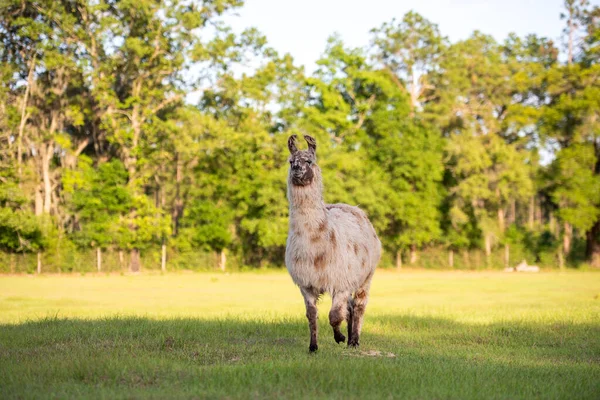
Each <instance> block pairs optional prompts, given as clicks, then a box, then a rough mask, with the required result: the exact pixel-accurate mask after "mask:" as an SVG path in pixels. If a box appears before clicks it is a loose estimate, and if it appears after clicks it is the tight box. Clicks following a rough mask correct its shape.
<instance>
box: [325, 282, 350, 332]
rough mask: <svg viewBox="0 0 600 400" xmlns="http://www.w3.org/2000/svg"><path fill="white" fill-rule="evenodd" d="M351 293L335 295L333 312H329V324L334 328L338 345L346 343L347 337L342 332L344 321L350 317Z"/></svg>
mask: <svg viewBox="0 0 600 400" xmlns="http://www.w3.org/2000/svg"><path fill="white" fill-rule="evenodd" d="M349 296H350V293H348V292H340V293H334V294H333V296H332V301H331V311H329V323H330V324H331V327H332V328H333V338H334V339H335V342H336V343H343V342H345V341H346V336H344V335H343V334H342V332H340V325H341V324H342V321H344V320H346V318H347V315H348V297H349Z"/></svg>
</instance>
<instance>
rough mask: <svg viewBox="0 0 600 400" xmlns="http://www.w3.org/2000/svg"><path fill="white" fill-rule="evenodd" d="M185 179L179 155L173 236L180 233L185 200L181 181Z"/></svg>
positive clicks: (176, 169)
mask: <svg viewBox="0 0 600 400" xmlns="http://www.w3.org/2000/svg"><path fill="white" fill-rule="evenodd" d="M182 179H183V165H182V163H181V160H180V157H179V154H176V155H175V199H174V200H173V213H172V216H171V219H172V224H173V227H172V229H173V236H177V233H178V232H179V219H180V218H181V214H182V213H183V200H182V198H181V180H182Z"/></svg>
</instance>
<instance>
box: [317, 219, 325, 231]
mask: <svg viewBox="0 0 600 400" xmlns="http://www.w3.org/2000/svg"><path fill="white" fill-rule="evenodd" d="M325 229H327V218H323V221H321V223H320V224H319V228H318V230H319V232H323V231H325Z"/></svg>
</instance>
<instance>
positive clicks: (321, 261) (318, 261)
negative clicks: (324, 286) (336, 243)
mask: <svg viewBox="0 0 600 400" xmlns="http://www.w3.org/2000/svg"><path fill="white" fill-rule="evenodd" d="M324 268H325V253H319V254H317V256H316V257H315V269H324Z"/></svg>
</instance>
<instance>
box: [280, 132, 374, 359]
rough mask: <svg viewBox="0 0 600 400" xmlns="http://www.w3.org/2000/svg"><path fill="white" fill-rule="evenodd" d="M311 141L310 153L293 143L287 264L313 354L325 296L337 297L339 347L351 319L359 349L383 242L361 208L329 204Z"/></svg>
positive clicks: (334, 320) (334, 313)
mask: <svg viewBox="0 0 600 400" xmlns="http://www.w3.org/2000/svg"><path fill="white" fill-rule="evenodd" d="M305 139H306V141H307V142H308V144H309V150H307V151H299V150H298V149H297V147H296V142H295V140H296V139H295V136H292V137H290V139H289V141H288V147H289V149H290V153H291V156H290V170H289V173H288V185H287V186H288V189H287V196H288V200H289V203H290V227H289V233H288V239H287V247H286V252H285V264H286V266H287V269H288V271H289V273H290V275H291V276H292V279H293V280H294V282H295V283H296V284H297V285H298V286H299V287H300V290H301V292H302V295H303V296H304V302H305V305H306V316H307V318H308V321H309V326H310V332H311V341H310V347H309V349H310V351H316V350H317V348H318V346H317V315H318V313H317V301H318V298H319V296H320V295H321V294H323V293H325V292H328V293H330V294H331V296H332V306H331V311H330V313H329V322H330V324H331V326H332V328H333V333H334V338H335V340H336V342H338V343H340V342H344V341H345V339H346V338H345V336H344V335H343V334H342V333H341V332H340V329H339V328H340V324H341V323H342V321H344V320H345V321H347V322H348V345H349V346H358V344H359V336H360V331H361V326H362V320H363V315H364V311H365V308H366V305H367V302H368V296H369V289H370V284H371V278H372V277H373V273H374V272H375V268H376V267H377V264H378V263H379V259H380V257H381V242H380V241H379V238H378V237H377V234H376V233H375V229H373V225H372V224H371V222H370V221H369V219H368V218H367V216H366V214H365V213H364V212H363V211H362V210H361V209H359V208H358V207H353V206H349V205H347V204H325V202H324V201H323V182H322V179H321V170H320V169H319V167H318V165H317V163H316V141H315V140H314V139H313V138H312V137H310V136H305ZM353 294H354V295H353Z"/></svg>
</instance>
